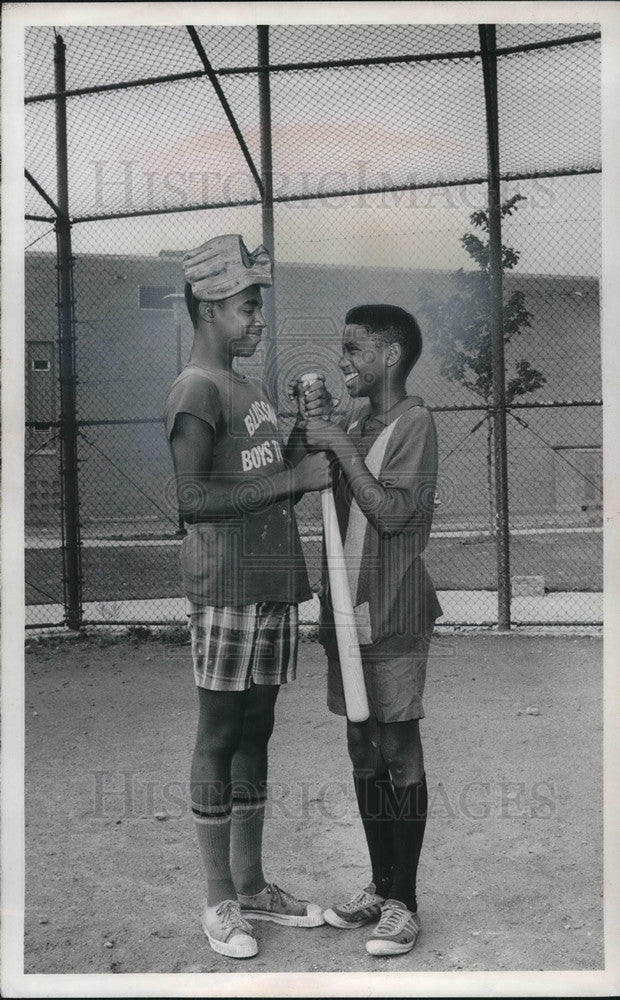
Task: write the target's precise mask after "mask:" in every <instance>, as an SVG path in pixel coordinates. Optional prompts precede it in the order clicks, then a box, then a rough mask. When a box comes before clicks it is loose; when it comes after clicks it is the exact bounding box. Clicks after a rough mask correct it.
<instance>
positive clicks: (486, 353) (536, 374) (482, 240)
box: [421, 194, 547, 533]
mask: <svg viewBox="0 0 620 1000" xmlns="http://www.w3.org/2000/svg"><path fill="white" fill-rule="evenodd" d="M524 200H525V197H524V195H521V194H516V195H513V197H512V198H509V199H508V200H507V201H505V202H503V204H502V206H501V216H502V219H503V218H505V217H506V216H507V215H512V213H513V212H515V211H517V210H518V207H519V202H520V201H524ZM469 218H470V222H471V224H472V226H473V227H474V228H475V230H477V232H470V233H465V234H464V235H463V236H462V237H461V240H460V242H461V244H462V245H463V247H464V248H465V250H466V251H467V253H468V254H469V256H470V257H471V258H472V260H473V261H475V263H476V264H477V265H478V269H477V270H472V271H465V270H464V269H463V268H460V269H459V270H458V271H457V272H456V274H455V275H454V285H453V291H452V293H451V294H450V295H448V296H447V297H442V298H439V297H438V296H437V295H435V294H434V293H431V292H429V291H428V290H423V291H422V295H421V300H422V312H424V313H425V314H426V319H427V324H426V325H427V330H428V334H429V340H430V349H431V353H432V354H433V355H434V356H435V357H436V358H437V359H438V360H439V369H440V371H441V374H442V375H444V376H445V377H446V378H448V379H450V380H451V381H454V382H460V383H461V385H463V386H465V388H466V389H469V390H471V391H472V392H474V393H475V394H476V395H477V396H479V397H480V398H481V399H482V400H483V401H484V403H485V405H486V406H489V405H490V404H491V401H492V393H493V368H492V349H491V331H490V328H489V317H490V309H491V272H490V269H489V216H488V213H487V212H485V211H479V212H473V213H472V214H471V215H470V217H469ZM519 257H520V253H519V251H518V250H515V249H513V248H512V247H507V246H504V245H503V244H502V271H503V273H504V274H505V273H506V272H507V271H511V270H512V269H513V268H514V267H515V266H516V264H517V263H518V261H519ZM531 318H532V314H531V313H530V312H529V311H528V310H527V309H526V306H525V295H524V293H523V292H522V291H520V290H518V289H515V290H514V291H512V292H511V293H510V295H508V296H504V303H503V334H504V344H509V343H510V341H511V340H513V339H514V338H515V337H517V336H518V335H519V333H521V331H522V330H523V329H525V328H526V327H528V326H530V325H531V324H530V320H531ZM546 381H547V380H546V378H545V376H544V375H543V373H542V372H540V371H538V370H537V369H536V368H533V367H532V366H531V364H530V363H529V361H528V360H527V359H526V358H520V359H519V360H517V361H514V362H513V366H512V368H511V370H510V371H509V370H508V366H507V369H506V404H507V405H508V406H509V405H510V404H511V403H512V402H513V401H514V400H515V399H517V398H518V397H520V396H524V395H526V393H528V392H533V391H534V390H535V389H539V388H540V387H541V386H542V385H544V384H545V382H546ZM485 423H486V428H487V435H486V437H487V456H486V457H487V488H488V500H489V516H490V524H491V532H492V533H493V532H494V531H495V503H494V492H493V415H492V413H491V412H490V411H488V412H487V413H486V414H485V416H484V417H483V419H482V420H481V421H480V422H479V423H478V424H476V426H475V427H474V428H473V430H472V433H473V431H475V430H477V429H478V428H479V427H481V426H482V425H483V424H485Z"/></svg>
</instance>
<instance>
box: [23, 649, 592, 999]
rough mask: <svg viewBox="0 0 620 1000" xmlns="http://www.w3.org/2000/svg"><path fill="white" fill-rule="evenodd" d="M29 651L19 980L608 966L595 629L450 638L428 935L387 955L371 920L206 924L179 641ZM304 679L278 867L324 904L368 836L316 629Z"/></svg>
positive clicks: (444, 664) (276, 802)
mask: <svg viewBox="0 0 620 1000" xmlns="http://www.w3.org/2000/svg"><path fill="white" fill-rule="evenodd" d="M28 646H29V648H28V654H27V657H26V714H27V718H26V765H27V768H26V807H27V808H26V821H27V825H26V882H27V884H26V938H25V971H26V973H35V972H38V973H70V972H71V973H95V972H110V971H111V972H117V973H146V972H161V973H170V972H196V973H199V972H226V971H231V972H232V971H234V972H248V973H254V972H320V971H324V972H336V971H354V970H357V971H366V970H367V971H368V972H374V973H377V972H381V971H386V970H389V971H399V972H403V971H411V972H413V971H416V970H437V971H446V970H455V969H464V970H499V969H501V970H519V969H521V970H522V969H532V970H562V969H600V968H602V967H603V938H602V890H603V883H602V668H601V659H602V656H601V654H602V643H601V641H600V639H598V638H592V637H589V638H586V637H578V636H562V637H557V636H556V637H548V636H526V635H512V636H506V637H500V636H497V635H492V634H487V635H485V634H473V635H472V634H465V633H463V634H451V635H443V636H442V634H441V633H440V634H439V641H438V643H437V646H436V651H435V655H433V656H432V658H431V660H430V662H429V672H428V681H427V691H426V698H425V704H426V713H427V718H426V719H425V720H424V722H423V724H422V733H423V740H424V747H425V755H426V769H427V774H428V780H429V793H430V818H429V822H428V825H427V831H426V839H425V844H424V850H423V855H422V862H421V869H420V877H419V884H420V893H419V902H420V913H421V916H422V920H423V929H422V934H421V936H420V939H419V941H418V944H417V945H416V948H415V949H414V951H413V952H411V953H409V954H407V955H403V956H399V957H396V958H391V959H377V958H372V957H371V956H369V955H368V954H367V953H366V951H365V948H364V942H365V940H366V937H367V931H365V930H364V929H360V930H356V931H337V930H335V929H334V928H331V927H328V926H324V927H320V928H316V929H313V930H303V929H295V928H283V927H278V926H277V925H275V924H268V923H258V924H256V930H257V936H258V939H259V945H260V952H259V955H258V956H257V957H256V958H254V959H252V960H251V961H247V962H234V961H232V960H229V959H225V958H221V957H219V956H217V955H215V954H214V953H213V952H212V951H211V950H210V948H209V946H208V944H207V942H206V940H205V938H204V937H203V935H202V932H201V930H200V923H199V913H200V905H201V900H202V895H203V884H202V878H201V875H200V870H199V863H198V850H197V846H196V844H195V841H194V834H193V829H192V824H191V819H190V816H189V813H188V808H187V797H188V796H187V791H188V770H189V761H190V755H191V750H192V742H193V736H194V727H195V722H196V701H197V699H196V695H195V691H194V689H193V681H192V678H191V666H190V662H189V650H188V647H187V646H183V645H181V644H180V643H177V644H175V643H171V642H162V641H161V639H160V638H151V639H148V640H146V641H139V642H138V641H136V640H135V639H134V640H133V641H132V640H129V639H125V640H124V641H122V642H118V641H114V642H111V641H110V639H109V638H106V637H104V636H100V637H97V636H93V637H91V638H89V639H74V640H68V639H65V640H53V639H47V640H45V642H42V643H38V642H36V641H33V640H31V641H30V642H29V644H28ZM298 674H299V676H298V680H297V682H296V683H295V684H292V685H290V686H288V687H287V688H284V689H283V690H282V692H281V694H280V698H279V702H278V711H277V722H276V731H275V734H274V737H273V740H272V750H271V773H270V781H271V785H272V788H271V796H272V798H271V802H270V805H269V811H268V819H267V826H266V830H265V861H266V871H267V874H268V876H269V877H271V878H273V879H274V880H275V881H278V882H279V883H280V884H282V885H283V886H284V887H285V888H289V889H291V890H293V891H295V892H296V893H297V894H299V895H303V896H305V897H306V898H311V899H313V900H316V901H317V902H320V903H322V904H323V905H325V906H327V905H328V904H330V903H331V902H332V901H334V899H339V898H342V897H346V896H347V895H348V894H350V893H351V892H352V891H353V890H356V889H358V888H360V887H361V886H363V885H364V884H365V883H366V882H367V881H368V868H367V862H366V851H365V845H364V840H363V833H362V829H361V825H360V823H359V820H358V819H357V816H356V811H355V808H354V801H353V791H352V785H351V779H350V768H349V765H348V759H347V755H346V747H345V739H344V729H343V722H342V720H340V719H338V718H336V717H334V716H332V715H330V714H329V713H328V712H327V710H326V709H325V707H324V659H323V653H322V650H321V647H320V646H318V644H317V643H315V642H313V641H311V640H309V639H305V640H304V641H302V643H301V647H300V658H299V670H298ZM528 708H529V709H530V712H532V711H533V712H534V713H536V712H537V713H538V714H529V713H528V712H527V709H528ZM369 989H371V986H370V985H369Z"/></svg>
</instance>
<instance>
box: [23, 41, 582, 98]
mask: <svg viewBox="0 0 620 1000" xmlns="http://www.w3.org/2000/svg"><path fill="white" fill-rule="evenodd" d="M600 37H601V32H600V31H593V32H589V33H588V34H582V35H570V36H567V37H566V38H554V39H549V40H548V41H542V42H526V43H523V44H521V45H509V46H503V47H501V48H498V49H497V50H496V52H497V55H498V56H507V55H516V54H518V53H521V52H533V51H536V50H539V49H551V48H557V47H558V46H565V45H578V44H582V43H583V42H593V41H598V40H599V39H600ZM479 56H480V50H479V49H463V50H460V51H454V52H428V53H426V52H424V53H416V54H410V55H400V56H368V57H367V58H364V59H322V60H316V61H313V62H291V63H273V64H272V65H270V66H269V67H267V68H266V67H264V66H227V67H222V68H221V69H218V70H215V71H214V72H215V75H216V76H241V75H245V74H260V73H265V72H266V71H267V72H269V73H291V72H301V71H308V70H318V69H351V68H355V67H364V66H390V65H398V64H407V63H419V62H438V61H446V60H452V61H456V60H458V59H477V58H478V57H479ZM206 75H207V72H206V70H204V69H202V70H191V71H188V72H186V73H168V74H166V75H163V76H150V77H141V78H137V79H134V80H122V81H120V82H119V83H102V84H93V85H92V86H89V87H76V88H74V89H71V90H65V91H63V92H62V93H61V94H59V93H56V92H51V93H46V94H32V95H31V96H29V97H26V98H25V102H24V103H25V104H38V103H41V102H43V101H55V100H56V99H57V98H58V97H85V96H87V95H89V94H99V93H106V92H109V91H111V90H128V89H130V88H132V87H151V86H157V85H160V84H165V83H176V82H177V81H181V80H195V79H199V78H200V77H202V76H206Z"/></svg>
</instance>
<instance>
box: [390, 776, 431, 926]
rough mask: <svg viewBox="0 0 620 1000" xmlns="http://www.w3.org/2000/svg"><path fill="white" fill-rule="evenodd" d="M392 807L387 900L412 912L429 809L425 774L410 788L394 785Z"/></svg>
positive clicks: (416, 904) (415, 905)
mask: <svg viewBox="0 0 620 1000" xmlns="http://www.w3.org/2000/svg"><path fill="white" fill-rule="evenodd" d="M394 807H395V812H394V821H393V828H394V877H393V879H392V885H391V888H390V899H398V900H400V902H401V903H404V904H405V906H406V907H407V909H408V910H411V912H412V913H415V912H416V911H417V909H418V902H417V899H416V877H417V872H418V861H419V860H420V851H421V850H422V841H423V839H424V829H425V827H426V812H427V809H428V791H427V788H426V775H424V777H423V779H422V781H419V782H417V783H416V784H413V785H405V786H403V787H402V788H399V787H398V786H397V785H395V786H394Z"/></svg>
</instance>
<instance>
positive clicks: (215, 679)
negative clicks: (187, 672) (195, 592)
mask: <svg viewBox="0 0 620 1000" xmlns="http://www.w3.org/2000/svg"><path fill="white" fill-rule="evenodd" d="M297 617H298V616H297V605H296V604H283V603H280V602H277V601H266V602H264V603H262V604H247V605H243V606H239V607H211V606H207V605H196V604H193V603H192V602H191V601H188V618H189V630H190V634H191V637H192V658H193V661H194V679H195V681H196V684H197V686H198V687H201V688H207V689H208V690H209V691H245V690H246V689H247V688H249V687H250V686H251V684H252V683H254V684H286V683H287V682H288V681H291V680H294V678H295V670H296V665H297Z"/></svg>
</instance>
